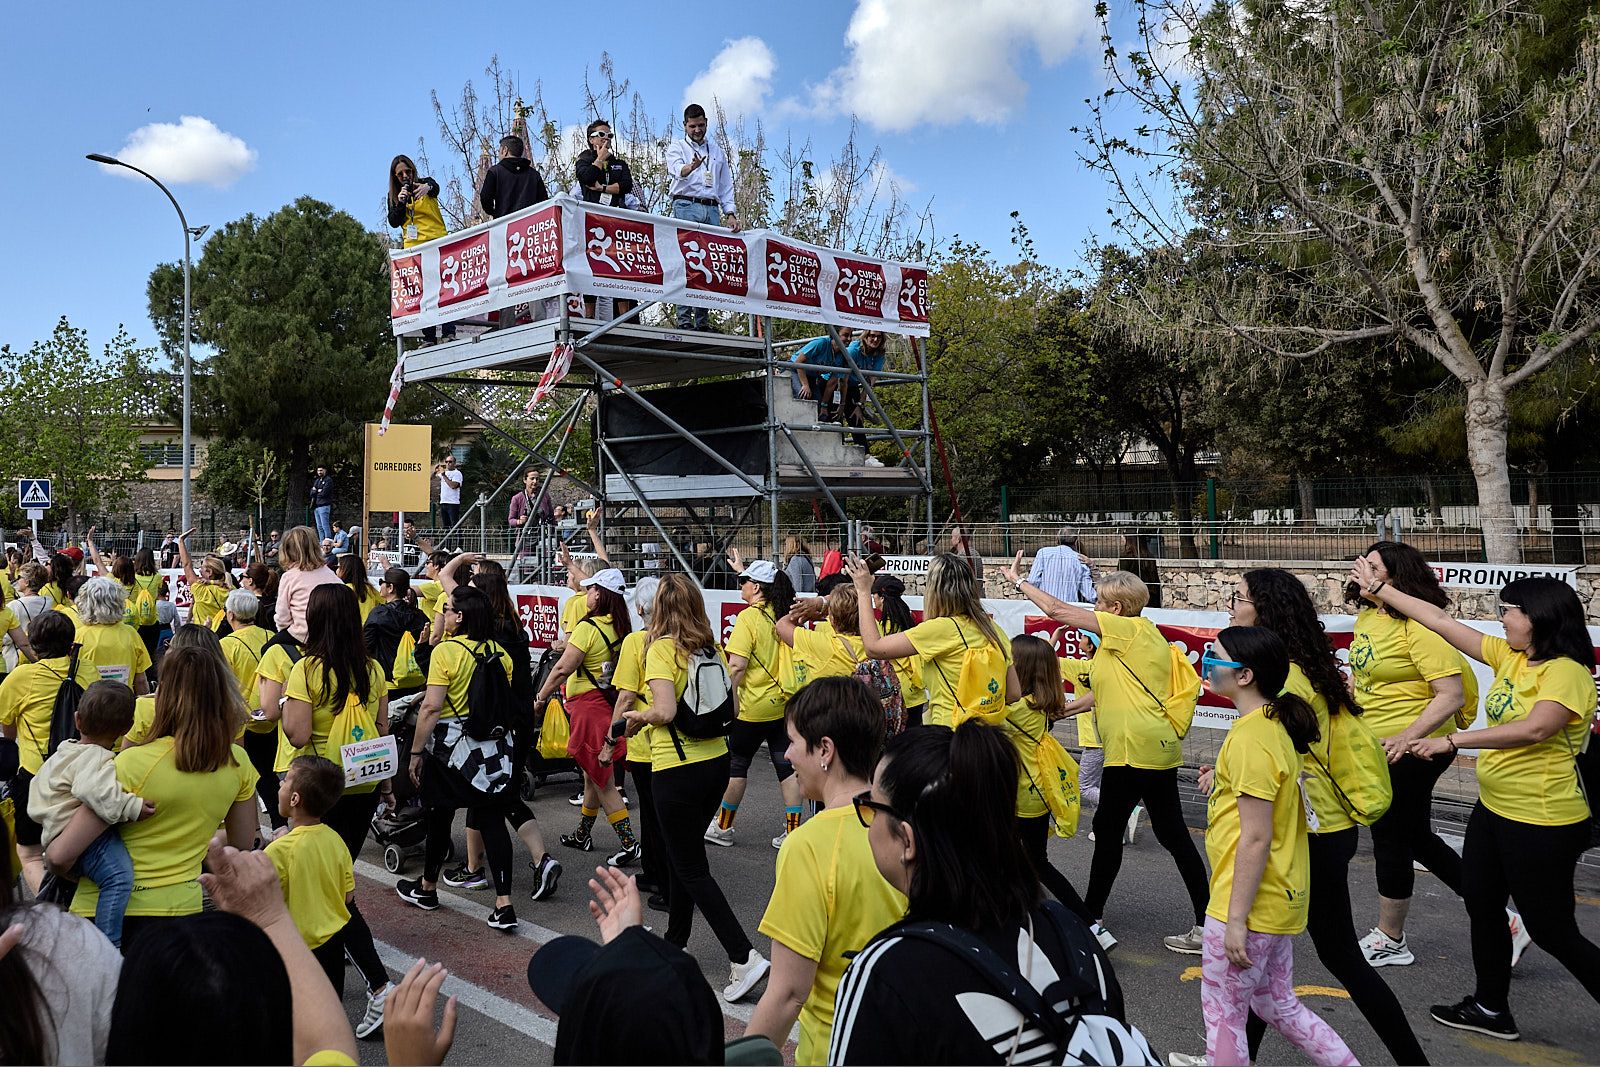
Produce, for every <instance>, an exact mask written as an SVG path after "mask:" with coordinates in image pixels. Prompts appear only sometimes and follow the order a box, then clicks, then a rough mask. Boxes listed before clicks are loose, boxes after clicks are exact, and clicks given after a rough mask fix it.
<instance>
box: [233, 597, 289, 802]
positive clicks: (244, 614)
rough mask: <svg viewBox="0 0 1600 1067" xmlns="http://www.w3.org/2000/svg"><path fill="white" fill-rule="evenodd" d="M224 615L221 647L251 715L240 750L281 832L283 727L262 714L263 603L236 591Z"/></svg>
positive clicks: (265, 635) (267, 637)
mask: <svg viewBox="0 0 1600 1067" xmlns="http://www.w3.org/2000/svg"><path fill="white" fill-rule="evenodd" d="M223 611H224V618H225V619H226V625H225V626H224V628H223V633H222V636H221V637H220V638H219V639H218V641H217V644H218V647H220V648H221V649H222V654H223V655H224V656H225V657H227V660H228V666H229V667H230V668H231V669H232V670H233V676H234V677H235V678H236V679H238V681H239V692H240V693H241V694H242V695H243V696H244V707H245V711H246V712H248V713H249V715H250V721H249V722H248V723H247V724H246V725H245V732H244V736H243V737H241V738H240V739H239V747H240V748H242V749H244V751H245V755H247V756H249V757H250V765H251V766H252V767H254V768H255V769H256V773H257V774H259V775H260V776H261V779H260V781H259V782H257V783H256V795H257V796H259V797H260V798H261V800H262V802H263V803H264V804H265V805H266V808H267V812H268V814H269V815H270V816H272V826H273V828H274V829H277V828H278V827H281V826H283V825H285V823H286V820H285V819H284V817H283V816H282V815H280V814H278V775H277V772H276V769H275V761H276V760H277V757H278V729H279V727H278V724H277V723H276V722H275V721H273V720H272V719H268V718H267V716H266V714H265V713H264V712H262V710H261V686H260V684H259V679H258V674H259V672H260V670H261V660H262V657H263V656H264V655H265V653H266V647H267V642H268V641H270V640H271V639H272V635H271V634H270V633H268V632H267V631H266V630H263V629H262V628H261V627H260V626H258V625H256V619H257V617H258V616H259V615H260V613H261V600H260V598H259V597H257V596H256V594H255V593H253V592H251V591H250V590H248V589H243V588H240V589H235V590H234V591H233V592H231V593H229V594H228V599H227V601H226V602H224V604H223ZM288 677H289V676H288V674H287V673H285V674H284V677H283V680H284V681H288Z"/></svg>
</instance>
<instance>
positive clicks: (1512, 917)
mask: <svg viewBox="0 0 1600 1067" xmlns="http://www.w3.org/2000/svg"><path fill="white" fill-rule="evenodd" d="M1506 919H1507V920H1508V921H1509V922H1510V924H1511V966H1513V967H1515V966H1516V965H1517V964H1518V963H1520V962H1521V961H1522V954H1523V953H1524V952H1526V951H1528V946H1529V945H1531V944H1533V938H1531V937H1529V936H1528V928H1527V927H1525V926H1523V925H1522V916H1520V915H1518V914H1517V913H1516V912H1514V911H1512V910H1511V909H1510V908H1507V909H1506Z"/></svg>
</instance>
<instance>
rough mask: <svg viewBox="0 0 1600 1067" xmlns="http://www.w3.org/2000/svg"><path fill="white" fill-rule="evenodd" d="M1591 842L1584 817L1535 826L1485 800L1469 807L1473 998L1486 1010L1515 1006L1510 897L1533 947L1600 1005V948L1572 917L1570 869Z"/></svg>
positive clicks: (1466, 864)
mask: <svg viewBox="0 0 1600 1067" xmlns="http://www.w3.org/2000/svg"><path fill="white" fill-rule="evenodd" d="M1588 844H1589V822H1588V820H1587V819H1585V820H1584V821H1583V822H1576V823H1571V824H1569V825H1567V826H1534V825H1533V824H1531V823H1525V822H1517V821H1515V820H1514V819H1507V818H1504V817H1503V816H1500V815H1496V814H1495V813H1494V812H1492V811H1490V810H1489V809H1488V808H1486V807H1484V806H1483V803H1482V802H1481V801H1480V802H1479V803H1478V805H1477V806H1476V807H1474V808H1473V809H1472V817H1471V818H1470V819H1468V820H1467V844H1466V850H1465V854H1464V855H1463V856H1462V867H1463V872H1464V874H1463V879H1462V896H1463V897H1464V898H1465V899H1466V905H1467V918H1468V919H1470V920H1471V921H1472V967H1473V970H1475V971H1476V972H1477V975H1478V988H1477V992H1476V994H1475V995H1476V997H1477V1000H1478V1003H1479V1004H1481V1005H1483V1006H1484V1007H1485V1008H1488V1009H1489V1010H1490V1011H1505V1010H1506V1009H1507V1008H1508V1007H1509V1006H1510V1005H1509V993H1510V989H1511V930H1510V927H1508V926H1507V925H1506V899H1507V898H1508V897H1509V898H1510V899H1512V900H1515V901H1516V902H1517V910H1518V911H1519V912H1521V913H1522V922H1523V925H1524V926H1525V927H1526V929H1527V931H1528V936H1529V937H1531V938H1533V943H1534V944H1536V945H1538V946H1539V947H1540V948H1542V949H1544V950H1545V951H1546V952H1548V953H1550V955H1552V956H1554V957H1555V958H1556V961H1557V962H1558V963H1560V964H1561V966H1563V967H1565V968H1566V969H1567V970H1568V971H1570V972H1572V977H1574V978H1576V979H1577V980H1578V982H1579V984H1580V985H1582V986H1583V988H1584V989H1586V990H1587V991H1588V993H1589V995H1590V996H1591V997H1593V998H1594V999H1595V1000H1597V1001H1600V946H1597V945H1595V943H1594V942H1593V941H1590V940H1589V939H1588V938H1586V937H1584V936H1583V934H1582V933H1581V932H1579V930H1578V922H1577V920H1576V919H1575V918H1574V917H1573V909H1574V907H1575V905H1576V900H1575V898H1574V895H1573V885H1572V872H1573V869H1574V868H1575V867H1577V865H1578V857H1579V856H1580V855H1582V853H1583V850H1584V849H1585V848H1586V847H1587V846H1588ZM1573 1010H1574V1011H1579V1010H1580V1009H1577V1008H1575V1007H1574V1008H1573Z"/></svg>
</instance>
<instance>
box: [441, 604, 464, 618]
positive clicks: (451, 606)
mask: <svg viewBox="0 0 1600 1067" xmlns="http://www.w3.org/2000/svg"><path fill="white" fill-rule="evenodd" d="M444 610H445V611H447V612H449V613H450V614H451V615H460V614H461V609H460V608H458V607H456V606H455V605H454V604H446V605H445V606H444Z"/></svg>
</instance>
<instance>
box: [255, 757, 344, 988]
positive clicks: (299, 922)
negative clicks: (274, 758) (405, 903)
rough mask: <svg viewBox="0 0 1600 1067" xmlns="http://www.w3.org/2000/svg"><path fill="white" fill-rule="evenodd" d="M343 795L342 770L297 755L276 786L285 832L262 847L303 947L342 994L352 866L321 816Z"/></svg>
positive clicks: (336, 834)
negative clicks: (275, 870) (303, 940)
mask: <svg viewBox="0 0 1600 1067" xmlns="http://www.w3.org/2000/svg"><path fill="white" fill-rule="evenodd" d="M343 795H344V771H343V770H342V769H341V768H340V767H339V765H338V764H336V763H334V762H333V761H331V760H327V759H323V758H322V757H321V756H297V757H295V759H294V761H293V762H291V763H290V764H289V770H288V772H287V773H286V774H284V776H283V782H282V784H281V785H279V786H278V813H279V814H280V815H282V816H284V817H285V818H286V819H288V820H289V831H288V833H286V834H284V835H283V836H282V837H279V838H278V839H277V840H275V841H273V842H272V843H271V844H269V845H268V846H267V857H268V858H269V859H271V860H272V865H273V866H274V867H276V868H277V869H278V882H279V884H280V885H282V886H283V899H284V902H285V903H286V904H287V905H288V906H289V917H290V918H292V919H293V920H294V925H295V927H296V928H297V929H298V930H299V931H300V936H301V937H302V938H304V939H305V942H306V947H307V948H309V949H311V954H312V955H313V956H315V957H316V958H317V962H318V963H320V964H322V969H323V971H324V972H326V974H327V975H328V981H329V982H331V983H333V988H334V991H335V992H337V993H338V994H339V995H340V996H343V995H344V928H345V924H346V923H348V922H349V921H350V908H349V904H350V901H351V900H352V899H354V897H355V893H356V879H355V870H354V868H353V867H352V865H351V861H350V851H349V849H347V848H345V847H344V840H343V839H342V838H340V837H339V834H338V832H337V831H335V830H334V829H333V828H332V827H331V826H326V825H324V824H323V821H322V817H323V816H324V815H326V814H327V813H328V810H329V809H330V808H332V807H333V806H334V805H335V804H337V803H338V802H339V798H340V797H341V796H343Z"/></svg>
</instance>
